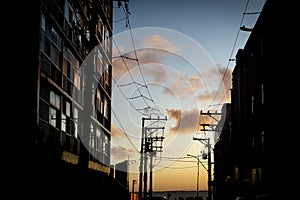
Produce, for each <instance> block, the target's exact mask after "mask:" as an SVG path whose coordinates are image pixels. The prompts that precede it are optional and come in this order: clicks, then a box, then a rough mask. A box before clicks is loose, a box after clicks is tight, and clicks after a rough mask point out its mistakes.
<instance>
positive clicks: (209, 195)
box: [193, 137, 212, 200]
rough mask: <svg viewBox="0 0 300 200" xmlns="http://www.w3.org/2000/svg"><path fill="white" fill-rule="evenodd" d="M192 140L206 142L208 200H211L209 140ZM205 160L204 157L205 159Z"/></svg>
mask: <svg viewBox="0 0 300 200" xmlns="http://www.w3.org/2000/svg"><path fill="white" fill-rule="evenodd" d="M193 140H199V141H207V149H208V153H207V159H208V161H207V162H208V167H207V176H208V181H207V186H208V200H212V189H211V182H212V181H211V147H210V138H195V137H194V138H193ZM205 159H206V157H205Z"/></svg>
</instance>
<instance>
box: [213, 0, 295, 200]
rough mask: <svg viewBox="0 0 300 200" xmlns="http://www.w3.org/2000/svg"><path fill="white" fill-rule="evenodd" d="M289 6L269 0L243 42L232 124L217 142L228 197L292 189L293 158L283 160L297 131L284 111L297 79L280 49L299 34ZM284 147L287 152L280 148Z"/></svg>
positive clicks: (219, 184) (220, 182)
mask: <svg viewBox="0 0 300 200" xmlns="http://www.w3.org/2000/svg"><path fill="white" fill-rule="evenodd" d="M286 5H288V6H290V4H286ZM286 8H287V7H286V6H284V5H282V4H281V3H278V2H275V1H266V2H265V5H264V7H263V10H262V12H261V13H260V16H259V18H258V20H257V22H256V24H255V26H254V27H253V28H251V30H250V31H251V33H250V36H249V38H248V40H247V42H246V44H245V46H244V48H243V49H240V50H239V51H238V53H237V55H236V65H235V68H234V71H233V73H232V75H233V78H232V93H231V95H232V96H231V115H230V116H231V117H230V118H231V120H228V122H231V126H230V125H229V124H227V125H226V123H225V124H224V130H223V131H222V134H221V135H220V140H219V141H218V142H217V143H216V146H215V158H214V162H215V187H216V188H215V189H216V194H217V195H216V198H217V199H223V197H225V196H227V195H228V198H225V199H233V198H235V197H236V196H245V197H247V198H249V199H254V197H255V196H256V195H258V194H262V193H268V194H270V195H271V196H272V199H273V198H275V197H276V198H279V196H284V195H285V194H286V195H288V194H289V193H290V192H291V191H290V190H289V189H287V188H289V187H287V186H289V182H288V181H287V180H289V179H288V178H287V177H289V176H290V177H292V176H293V173H294V172H293V171H291V170H286V169H284V168H285V167H284V165H289V164H288V163H284V162H285V161H284V162H280V160H281V155H284V154H285V153H288V151H289V144H288V142H287V140H289V137H291V136H289V135H290V134H291V133H292V132H295V130H294V128H293V127H294V126H289V127H287V126H286V125H283V124H284V123H285V122H283V121H282V122H281V119H282V118H281V117H280V116H279V115H280V112H281V111H282V110H285V109H284V108H285V107H286V106H287V105H288V104H289V101H290V100H291V99H292V97H293V94H291V93H284V94H283V93H282V92H283V91H284V90H286V88H289V87H291V86H292V85H293V81H292V80H293V79H291V78H290V77H291V75H292V74H291V71H289V70H285V69H282V67H283V66H284V63H285V61H284V60H283V59H282V58H283V55H285V56H286V53H284V52H282V51H280V50H279V49H278V47H279V46H280V47H281V48H283V47H284V49H288V43H292V42H293V40H294V39H295V38H293V37H292V34H290V33H291V31H290V30H291V29H290V28H289V27H288V24H287V23H286V20H285V19H288V17H287V16H286V14H287V13H289V10H286ZM284 11H286V12H284ZM278 13H282V15H278ZM241 30H244V29H241ZM286 36H288V37H286ZM292 73H293V72H292ZM228 108H229V107H228ZM280 108H282V110H281V109H280ZM292 121H293V120H292ZM228 122H227V123H228ZM229 126H230V127H231V130H230V131H229V129H228V127H229ZM282 149H284V150H283V151H285V153H284V154H281V153H278V152H280V151H281V150H282ZM287 162H288V161H287ZM227 176H228V177H227ZM226 177H227V178H228V179H226V180H225V179H224V178H226ZM229 183H230V184H229ZM283 188H284V189H283ZM286 189H287V190H286ZM219 192H220V193H219ZM228 192H229V193H228ZM230 193H231V194H230Z"/></svg>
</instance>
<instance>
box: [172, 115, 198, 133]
mask: <svg viewBox="0 0 300 200" xmlns="http://www.w3.org/2000/svg"><path fill="white" fill-rule="evenodd" d="M166 111H167V115H168V116H169V118H170V119H173V120H174V121H175V125H174V126H173V127H171V128H170V131H171V133H173V134H190V133H195V132H196V131H197V129H198V124H199V118H200V112H199V110H197V109H192V110H188V111H182V110H178V109H167V110H166Z"/></svg>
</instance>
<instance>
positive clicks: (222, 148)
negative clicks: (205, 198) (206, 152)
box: [213, 103, 234, 200]
mask: <svg viewBox="0 0 300 200" xmlns="http://www.w3.org/2000/svg"><path fill="white" fill-rule="evenodd" d="M231 120H232V119H231V104H230V103H225V104H223V106H222V117H221V119H220V121H219V122H218V125H219V126H221V127H222V129H221V130H220V133H221V134H220V136H219V138H218V140H216V143H215V145H214V151H213V153H214V185H213V186H214V195H213V199H214V200H221V199H231V198H232V191H231V187H232V186H231V185H232V179H233V178H234V162H233V161H234V157H233V140H232V135H231V134H232V131H231Z"/></svg>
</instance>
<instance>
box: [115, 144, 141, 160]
mask: <svg viewBox="0 0 300 200" xmlns="http://www.w3.org/2000/svg"><path fill="white" fill-rule="evenodd" d="M131 153H132V154H136V153H137V152H136V150H134V149H130V148H125V147H123V146H114V147H112V148H111V156H112V157H113V158H114V159H116V160H126V159H128V155H129V154H131Z"/></svg>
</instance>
